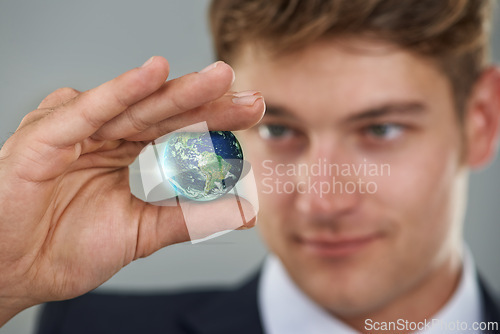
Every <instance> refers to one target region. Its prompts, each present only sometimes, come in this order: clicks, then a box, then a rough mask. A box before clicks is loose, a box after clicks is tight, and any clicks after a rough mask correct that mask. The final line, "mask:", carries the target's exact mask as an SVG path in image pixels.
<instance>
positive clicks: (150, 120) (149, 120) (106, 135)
mask: <svg viewBox="0 0 500 334" xmlns="http://www.w3.org/2000/svg"><path fill="white" fill-rule="evenodd" d="M233 79H234V72H233V70H232V68H231V67H230V66H229V65H227V64H225V63H223V62H217V63H215V64H213V65H212V67H209V70H207V71H201V72H199V73H190V74H188V75H185V76H182V77H180V78H177V79H174V80H170V81H168V82H166V83H165V84H164V85H163V86H162V87H161V89H159V90H158V91H156V92H155V93H154V94H152V95H151V96H149V97H148V98H147V99H144V100H142V101H140V102H138V103H136V104H134V105H132V106H130V107H129V108H127V110H125V111H124V112H123V113H121V114H120V115H118V116H117V117H115V118H114V119H113V120H111V121H109V122H108V123H106V124H105V125H104V126H103V127H102V128H101V129H99V131H98V132H97V133H96V134H95V135H94V136H93V137H94V138H99V139H106V140H113V139H120V138H126V137H130V136H133V135H136V134H138V133H141V132H143V131H144V130H146V129H148V128H149V127H151V126H152V125H154V124H156V123H158V122H160V121H162V120H165V119H168V118H169V117H172V116H174V115H177V114H181V113H183V112H185V111H188V110H191V109H194V108H197V107H199V106H201V105H203V104H205V103H208V102H210V101H213V100H215V99H218V98H219V97H221V96H222V95H224V94H225V93H226V92H227V91H228V89H229V88H230V87H231V84H232V81H233Z"/></svg>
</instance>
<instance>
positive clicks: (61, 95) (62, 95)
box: [37, 87, 80, 109]
mask: <svg viewBox="0 0 500 334" xmlns="http://www.w3.org/2000/svg"><path fill="white" fill-rule="evenodd" d="M78 94H80V92H79V91H77V90H76V89H74V88H70V87H63V88H59V89H56V90H55V91H53V92H52V93H50V94H49V95H47V97H45V98H44V99H43V100H42V102H40V104H39V105H38V108H37V109H42V108H51V107H55V106H58V105H60V104H63V103H65V102H67V101H68V100H70V99H72V98H74V97H76V96H77V95H78Z"/></svg>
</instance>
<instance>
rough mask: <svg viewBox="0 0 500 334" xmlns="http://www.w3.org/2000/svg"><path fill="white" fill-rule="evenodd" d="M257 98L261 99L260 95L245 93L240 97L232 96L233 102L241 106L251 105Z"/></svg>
mask: <svg viewBox="0 0 500 334" xmlns="http://www.w3.org/2000/svg"><path fill="white" fill-rule="evenodd" d="M258 99H262V96H261V95H246V96H241V97H234V98H233V103H234V104H239V105H242V106H253V105H254V104H255V102H256V101H257V100H258Z"/></svg>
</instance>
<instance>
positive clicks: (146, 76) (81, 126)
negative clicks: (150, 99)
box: [35, 57, 168, 147]
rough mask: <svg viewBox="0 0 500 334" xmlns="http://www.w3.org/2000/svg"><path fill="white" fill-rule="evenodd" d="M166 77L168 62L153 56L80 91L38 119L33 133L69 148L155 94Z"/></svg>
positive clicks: (47, 141)
mask: <svg viewBox="0 0 500 334" xmlns="http://www.w3.org/2000/svg"><path fill="white" fill-rule="evenodd" d="M167 76H168V63H167V61H166V59H164V58H162V57H153V58H151V59H150V60H149V61H147V62H146V63H145V64H144V65H143V66H142V67H138V68H134V69H132V70H130V71H128V72H125V73H124V74H122V75H120V76H118V77H117V78H115V79H113V80H111V81H108V82H106V83H104V84H102V85H101V86H99V87H96V88H94V89H91V90H89V91H86V92H83V93H81V94H80V95H78V96H77V97H75V98H74V99H72V100H71V101H69V102H68V103H66V104H64V105H62V106H60V107H57V108H56V110H55V111H54V112H52V113H50V114H49V115H47V117H45V118H43V119H41V120H40V121H39V122H37V129H36V131H35V135H36V136H39V137H40V138H43V142H44V143H46V144H49V145H51V146H54V147H68V146H71V145H74V144H76V143H78V142H80V141H81V140H83V139H85V138H87V137H89V136H91V135H93V134H94V133H95V132H96V131H97V130H98V129H99V128H100V127H101V126H102V125H103V124H104V123H106V122H107V121H109V120H111V119H112V118H114V117H115V116H117V115H118V114H120V113H121V112H123V111H124V110H126V109H127V108H128V107H129V106H130V105H132V104H134V103H136V102H138V101H140V100H142V99H143V98H145V97H147V96H149V95H151V94H152V93H154V92H155V91H156V90H157V89H158V88H160V87H161V85H162V84H163V83H164V82H165V80H166V78H167Z"/></svg>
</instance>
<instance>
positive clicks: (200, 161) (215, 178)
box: [163, 131, 243, 201]
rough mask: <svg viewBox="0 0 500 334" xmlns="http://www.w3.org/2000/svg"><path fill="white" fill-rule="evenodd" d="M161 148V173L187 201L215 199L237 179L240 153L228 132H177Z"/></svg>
mask: <svg viewBox="0 0 500 334" xmlns="http://www.w3.org/2000/svg"><path fill="white" fill-rule="evenodd" d="M165 144H166V148H165V155H164V160H163V170H164V172H165V174H166V176H167V178H168V180H169V182H170V184H171V185H172V187H174V189H175V190H176V191H177V193H178V194H180V195H182V196H184V197H186V198H188V199H191V200H195V201H211V200H214V199H217V198H219V197H221V196H222V195H224V194H226V193H227V192H228V191H230V190H231V189H232V188H233V187H234V186H235V184H236V182H238V180H239V178H240V176H241V172H242V170H243V152H242V150H241V146H240V143H239V142H238V140H237V139H236V137H235V136H234V134H233V133H232V132H229V131H209V132H177V133H173V134H171V135H170V136H169V138H168V139H167V141H166V142H165Z"/></svg>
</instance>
